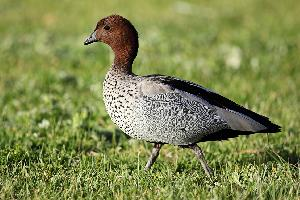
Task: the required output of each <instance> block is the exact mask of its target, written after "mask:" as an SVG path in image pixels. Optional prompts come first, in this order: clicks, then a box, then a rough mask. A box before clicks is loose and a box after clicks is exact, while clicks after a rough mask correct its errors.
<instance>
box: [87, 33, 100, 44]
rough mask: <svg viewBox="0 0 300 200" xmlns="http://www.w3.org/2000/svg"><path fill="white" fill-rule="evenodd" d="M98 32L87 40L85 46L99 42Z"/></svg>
mask: <svg viewBox="0 0 300 200" xmlns="http://www.w3.org/2000/svg"><path fill="white" fill-rule="evenodd" d="M97 41H98V40H97V38H96V31H94V32H93V33H92V34H91V35H90V36H89V37H88V38H86V39H85V41H84V45H88V44H92V43H93V42H97Z"/></svg>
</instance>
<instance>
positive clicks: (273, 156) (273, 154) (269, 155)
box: [239, 147, 300, 165]
mask: <svg viewBox="0 0 300 200" xmlns="http://www.w3.org/2000/svg"><path fill="white" fill-rule="evenodd" d="M253 154H254V156H251V157H249V156H245V157H243V158H242V159H241V160H240V161H239V162H240V163H243V164H244V163H257V164H262V163H267V162H277V163H288V164H290V165H297V164H300V157H299V155H298V154H297V153H296V150H294V151H289V150H287V149H284V148H283V147H275V148H272V149H268V150H265V151H258V152H256V153H253Z"/></svg>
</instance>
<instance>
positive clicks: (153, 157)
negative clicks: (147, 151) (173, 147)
mask: <svg viewBox="0 0 300 200" xmlns="http://www.w3.org/2000/svg"><path fill="white" fill-rule="evenodd" d="M161 147H162V144H160V143H154V147H153V149H152V153H151V156H150V158H149V160H148V162H147V164H146V166H145V168H144V170H145V171H146V170H149V169H150V168H151V166H152V165H153V164H154V162H155V160H156V158H157V157H158V155H159V150H160V149H161Z"/></svg>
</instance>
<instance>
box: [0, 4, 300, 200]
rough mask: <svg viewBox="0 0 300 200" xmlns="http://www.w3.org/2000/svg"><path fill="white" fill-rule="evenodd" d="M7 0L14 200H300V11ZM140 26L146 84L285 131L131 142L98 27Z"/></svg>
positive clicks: (139, 65)
mask: <svg viewBox="0 0 300 200" xmlns="http://www.w3.org/2000/svg"><path fill="white" fill-rule="evenodd" d="M198 2H199V1H196V0H193V1H192V0H190V1H187V2H182V1H171V0H168V1H163V3H162V2H161V1H158V0H156V1H147V2H146V1H138V0H131V1H109V0H107V1H102V0H101V1H98V2H96V1H72V2H71V1H67V0H64V1H50V0H45V1H33V0H28V1H17V0H1V1H0V12H1V20H0V38H1V39H0V60H1V63H0V120H1V121H0V199H68V198H69V199H73V198H76V199H77V198H80V199H81V198H86V199H102V198H107V199H112V198H114V199H140V198H142V199H194V198H196V199H299V198H300V189H299V176H300V170H299V155H300V148H299V144H300V134H299V133H300V132H299V129H300V123H299V119H300V103H299V102H300V93H299V88H300V78H299V77H300V58H299V55H300V34H299V32H300V18H299V13H300V6H299V2H298V1H297V0H294V1H292V0H287V1H271V0H268V1H261V0H245V1H238V0H228V1H222V2H221V1H204V0H203V1H202V2H201V3H198ZM112 13H118V14H121V15H124V16H126V17H127V18H129V19H130V20H131V21H132V22H133V24H134V25H135V26H136V28H137V29H138V31H139V33H140V49H139V55H138V57H137V59H136V61H135V63H134V72H135V73H137V74H150V73H160V74H166V75H173V76H177V77H180V78H183V79H187V80H191V81H194V82H197V83H199V84H201V85H204V86H206V87H209V88H211V89H213V90H215V91H217V92H219V93H221V94H223V95H225V96H226V97H228V98H230V99H232V100H234V101H236V102H237V103H239V104H241V105H244V106H246V107H248V108H250V109H252V110H254V111H256V112H259V113H261V114H264V115H266V116H269V117H270V118H271V119H272V121H273V122H275V123H277V124H279V125H281V126H282V132H281V133H277V134H269V135H267V134H256V135H252V136H250V137H245V136H243V137H239V138H236V139H230V140H228V141H222V142H206V143H201V144H200V146H201V147H202V148H203V150H204V152H205V153H206V158H207V160H208V162H209V163H210V165H211V167H212V168H213V169H214V173H215V176H216V179H217V184H216V185H215V186H214V185H212V184H210V183H209V181H208V179H207V178H206V176H205V174H204V172H203V170H202V168H201V166H200V164H199V163H198V161H197V160H196V158H195V156H194V155H193V153H192V152H190V151H188V150H187V149H180V148H177V147H174V146H171V145H166V146H165V147H164V148H163V149H162V152H161V155H160V156H159V158H158V161H157V162H156V163H155V165H154V168H153V169H152V170H151V172H144V171H143V166H144V165H145V163H146V161H147V159H148V156H149V153H150V150H151V144H148V143H146V142H143V141H136V140H133V139H129V138H127V137H126V136H125V134H123V133H121V131H119V130H118V129H117V128H116V127H115V126H114V125H113V123H112V122H111V121H110V119H109V116H108V115H107V113H106V112H105V109H104V105H103V101H102V97H101V92H102V89H101V83H102V81H103V79H104V76H105V73H106V71H107V70H108V68H109V66H110V63H111V61H112V58H113V55H112V52H111V51H110V49H109V48H108V47H106V46H104V45H103V44H95V45H90V46H83V41H84V38H85V37H86V36H88V35H89V34H90V33H91V31H92V30H93V29H94V26H95V23H96V21H97V20H98V19H100V18H102V17H104V16H107V15H109V14H112Z"/></svg>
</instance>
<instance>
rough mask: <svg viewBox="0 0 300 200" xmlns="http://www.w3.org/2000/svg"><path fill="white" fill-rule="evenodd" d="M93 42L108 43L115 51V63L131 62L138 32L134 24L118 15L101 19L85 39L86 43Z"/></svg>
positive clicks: (134, 53) (134, 54) (135, 51)
mask: <svg viewBox="0 0 300 200" xmlns="http://www.w3.org/2000/svg"><path fill="white" fill-rule="evenodd" d="M93 42H103V43H105V44H108V45H109V46H110V47H111V48H112V50H113V51H114V53H115V61H114V64H115V65H128V64H130V65H131V64H132V62H133V60H134V59H135V57H136V55H137V51H138V46H139V45H138V33H137V31H136V30H135V28H134V26H133V25H132V24H131V23H130V22H129V21H128V20H127V19H125V18H123V17H122V16H119V15H111V16H108V17H105V18H103V19H101V20H100V21H99V22H98V23H97V25H96V28H95V30H94V32H93V33H92V34H91V35H90V36H89V37H88V38H87V39H86V40H85V42H84V44H85V45H88V44H91V43H93Z"/></svg>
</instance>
